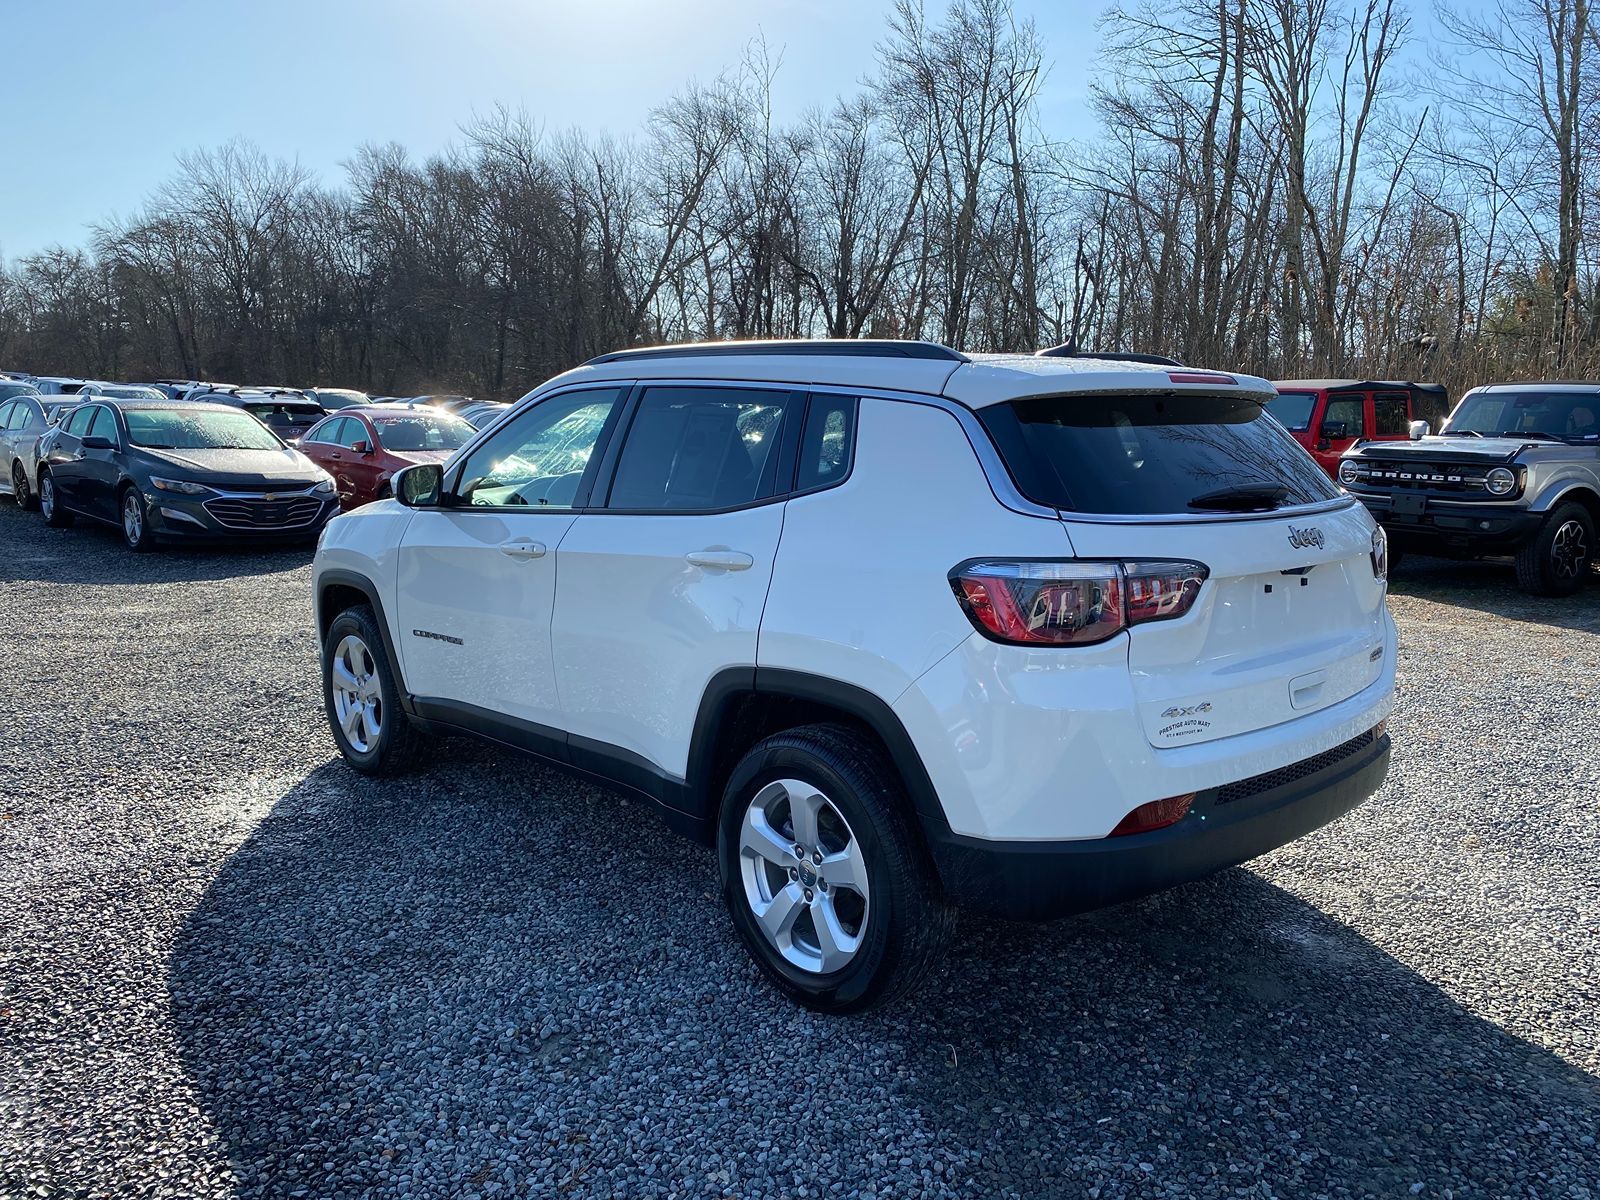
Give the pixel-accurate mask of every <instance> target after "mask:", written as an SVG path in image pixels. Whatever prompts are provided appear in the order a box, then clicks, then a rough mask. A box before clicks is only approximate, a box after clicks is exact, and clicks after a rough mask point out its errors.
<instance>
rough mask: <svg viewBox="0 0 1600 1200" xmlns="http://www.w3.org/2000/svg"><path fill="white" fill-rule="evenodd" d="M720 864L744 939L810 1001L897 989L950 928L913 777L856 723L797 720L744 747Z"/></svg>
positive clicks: (835, 1001) (727, 801)
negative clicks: (914, 813) (913, 809)
mask: <svg viewBox="0 0 1600 1200" xmlns="http://www.w3.org/2000/svg"><path fill="white" fill-rule="evenodd" d="M717 862H718V867H719V870H720V872H721V875H722V894H723V900H724V902H725V903H726V904H727V906H728V911H729V914H730V915H731V916H732V918H733V924H734V928H735V929H736V930H737V931H738V934H739V937H740V939H741V940H742V941H743V942H744V944H745V948H746V949H747V950H748V951H749V952H750V955H751V957H753V958H754V959H755V960H756V964H757V965H758V966H759V967H760V968H761V971H762V973H763V974H764V975H766V977H767V978H768V979H769V980H771V981H772V982H773V983H774V984H776V985H777V987H778V988H779V990H780V991H782V992H783V993H784V994H785V995H787V996H789V997H790V998H791V999H793V1000H796V1001H798V1002H799V1003H801V1004H803V1005H805V1006H806V1007H808V1008H813V1009H817V1010H819V1011H821V1012H832V1013H846V1012H859V1011H861V1010H863V1009H868V1008H872V1007H874V1006H876V1005H879V1004H884V1003H888V1002H890V1001H893V1000H896V999H899V998H900V997H902V996H905V995H907V994H908V993H910V992H911V991H912V990H913V989H915V988H916V986H917V985H918V984H919V983H921V982H922V980H923V978H924V977H925V976H926V975H927V974H928V972H929V971H930V970H932V969H933V967H934V966H935V965H936V964H937V962H938V961H939V959H940V957H941V956H942V955H943V952H944V949H945V945H946V943H947V942H948V940H949V937H950V932H951V928H952V925H953V918H952V915H951V911H950V908H949V906H948V904H947V903H946V902H945V899H944V897H943V895H942V894H941V892H940V890H939V886H938V883H937V881H936V879H935V877H934V872H933V868H932V864H931V863H929V862H928V859H927V855H926V852H925V850H924V849H923V846H922V843H921V840H920V838H919V837H918V834H917V831H916V829H915V828H914V826H913V824H912V819H911V816H910V803H909V800H908V798H907V797H906V794H905V788H904V785H903V784H902V783H901V781H900V778H899V776H898V774H897V773H896V771H895V770H894V768H893V766H891V765H890V763H889V762H888V761H887V759H886V758H885V756H884V754H883V752H882V750H880V749H879V748H878V747H877V746H876V745H875V744H874V743H873V742H872V741H870V740H869V739H868V738H866V737H865V736H863V735H862V734H861V733H859V732H857V731H856V730H854V729H852V728H850V727H848V726H844V725H808V726H804V727H802V728H799V729H794V730H790V731H788V732H786V733H780V734H777V735H775V736H773V737H769V738H767V739H766V740H765V741H763V742H760V743H759V744H757V745H756V746H755V747H754V748H753V749H751V750H750V752H749V753H748V754H746V755H745V756H744V758H743V759H742V760H741V761H740V763H739V765H738V766H737V767H736V768H735V769H734V772H733V775H732V777H731V778H730V779H729V781H728V786H727V789H726V790H725V792H724V793H723V799H722V811H721V814H720V816H719V819H718V829H717Z"/></svg>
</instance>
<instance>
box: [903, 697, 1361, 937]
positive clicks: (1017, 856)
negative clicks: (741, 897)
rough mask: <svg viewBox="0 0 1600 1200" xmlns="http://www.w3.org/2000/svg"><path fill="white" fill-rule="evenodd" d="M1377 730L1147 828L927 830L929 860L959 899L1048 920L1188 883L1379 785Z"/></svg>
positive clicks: (1319, 822)
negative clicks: (989, 835)
mask: <svg viewBox="0 0 1600 1200" xmlns="http://www.w3.org/2000/svg"><path fill="white" fill-rule="evenodd" d="M1388 771H1389V735H1388V734H1387V733H1386V732H1383V731H1382V727H1381V726H1380V727H1379V728H1378V729H1375V730H1370V731H1368V732H1367V733H1364V734H1361V735H1360V736H1358V737H1356V738H1352V739H1351V740H1350V741H1348V742H1345V743H1344V744H1343V745H1340V746H1336V747H1334V748H1333V749H1331V750H1328V751H1325V752H1324V753H1322V754H1319V755H1315V756H1313V757H1312V758H1309V759H1306V760H1305V761H1303V762H1300V763H1294V764H1291V765H1290V766H1288V767H1284V768H1282V769H1280V770H1277V771H1271V772H1268V773H1267V774H1265V775H1261V776H1257V777H1256V778H1254V779H1247V780H1242V781H1240V782H1238V783H1233V784H1228V785H1226V786H1224V787H1220V788H1213V789H1211V790H1210V791H1206V792H1201V793H1200V794H1199V795H1197V796H1196V797H1195V799H1194V803H1193V804H1192V805H1191V806H1190V809H1189V812H1188V815H1187V816H1185V817H1184V818H1183V819H1182V820H1181V821H1179V822H1177V823H1176V824H1175V825H1169V826H1168V827H1167V828H1165V829H1158V830H1154V831H1152V832H1150V833H1140V834H1130V835H1127V836H1124V837H1107V838H1096V839H1093V840H1089V841H1073V842H991V841H986V840H984V839H982V838H970V837H963V836H961V835H959V834H953V833H950V832H948V831H946V832H943V833H942V834H941V833H937V832H935V831H932V830H930V831H929V832H930V835H931V837H930V840H931V842H932V849H933V856H934V860H935V861H936V862H937V863H938V866H939V875H940V877H941V879H942V880H943V882H944V886H945V889H946V891H947V892H948V893H949V894H950V897H951V899H952V900H954V901H955V903H956V904H957V905H959V906H960V907H962V908H966V909H971V910H974V911H978V912H984V913H988V914H991V915H994V916H1002V917H1012V918H1017V919H1022V920H1048V919H1051V918H1054V917H1063V916H1068V915H1070V914H1072V913H1077V912H1087V911H1089V910H1091V909H1095V908H1103V907H1105V906H1107V905H1110V904H1117V903H1120V902H1121V901H1124V900H1132V899H1134V898H1136V897H1139V896H1145V895H1148V894H1150V893H1151V892H1158V891H1161V890H1163V889H1164V888H1169V887H1173V886H1175V885H1177V884H1180V883H1187V882H1189V881H1190V880H1193V879H1199V878H1201V877H1203V876H1206V875H1210V874H1211V873H1213V872H1215V871H1220V870H1222V869H1223V868H1225V867H1231V866H1235V865H1237V864H1238V863H1242V862H1245V861H1247V860H1248V859H1252V858H1255V857H1256V856H1257V855H1259V854H1265V853H1266V852H1267V851H1268V850H1274V849H1276V848H1277V847H1279V846H1282V845H1285V844H1286V843H1288V842H1291V841H1293V840H1294V839H1295V838H1298V837H1301V836H1303V835H1305V834H1307V833H1310V832H1311V831H1312V830H1314V829H1319V828H1321V827H1322V826H1323V825H1326V824H1327V823H1328V822H1330V821H1332V820H1334V819H1335V818H1337V817H1341V816H1343V815H1344V814H1345V813H1347V812H1349V811H1350V810H1351V809H1353V808H1355V807H1356V806H1357V805H1359V804H1360V803H1361V802H1362V801H1364V800H1365V799H1366V798H1367V797H1368V796H1370V795H1372V793H1373V792H1375V791H1377V790H1378V788H1379V787H1380V786H1382V784H1383V780H1384V777H1385V776H1386V775H1387V774H1388Z"/></svg>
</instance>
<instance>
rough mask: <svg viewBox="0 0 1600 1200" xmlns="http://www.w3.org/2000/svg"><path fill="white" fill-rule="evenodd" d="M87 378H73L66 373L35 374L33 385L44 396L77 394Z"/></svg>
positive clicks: (86, 381)
mask: <svg viewBox="0 0 1600 1200" xmlns="http://www.w3.org/2000/svg"><path fill="white" fill-rule="evenodd" d="M88 382H89V381H88V380H87V379H73V378H71V377H69V376H65V375H35V376H34V377H33V386H34V387H36V388H38V389H39V394H40V395H42V396H75V395H77V393H78V389H79V388H81V387H82V386H83V385H84V384H86V383H88Z"/></svg>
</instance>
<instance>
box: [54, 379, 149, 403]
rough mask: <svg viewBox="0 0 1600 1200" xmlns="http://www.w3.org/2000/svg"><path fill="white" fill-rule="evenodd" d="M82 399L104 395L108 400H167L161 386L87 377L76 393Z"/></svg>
mask: <svg viewBox="0 0 1600 1200" xmlns="http://www.w3.org/2000/svg"><path fill="white" fill-rule="evenodd" d="M74 395H76V396H77V397H78V398H79V399H80V400H81V399H83V398H84V397H85V396H103V397H105V398H106V399H107V400H165V399H167V396H166V394H165V393H164V392H162V391H161V389H160V388H156V387H151V386H150V385H149V384H144V383H106V382H105V381H104V380H100V379H86V380H84V382H83V383H82V384H81V385H80V386H79V388H78V390H77V391H76V392H75V393H74Z"/></svg>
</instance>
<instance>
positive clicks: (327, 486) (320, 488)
mask: <svg viewBox="0 0 1600 1200" xmlns="http://www.w3.org/2000/svg"><path fill="white" fill-rule="evenodd" d="M311 494H312V495H313V496H331V495H333V476H331V475H324V476H323V477H322V478H321V479H319V480H317V483H316V486H315V487H313V488H312V489H311Z"/></svg>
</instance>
